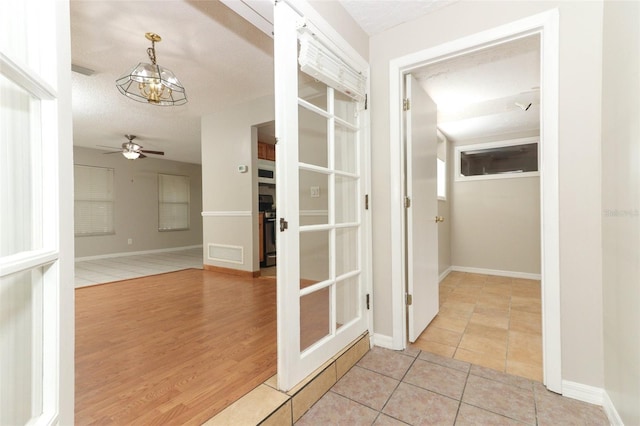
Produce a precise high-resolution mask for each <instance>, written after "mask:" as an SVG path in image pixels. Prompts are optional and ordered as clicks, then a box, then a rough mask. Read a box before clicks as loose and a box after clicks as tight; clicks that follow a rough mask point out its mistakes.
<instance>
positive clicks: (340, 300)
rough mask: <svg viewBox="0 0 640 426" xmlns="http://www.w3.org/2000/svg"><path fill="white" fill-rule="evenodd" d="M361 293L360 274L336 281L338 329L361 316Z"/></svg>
mask: <svg viewBox="0 0 640 426" xmlns="http://www.w3.org/2000/svg"><path fill="white" fill-rule="evenodd" d="M359 294H360V276H359V275H357V276H355V277H351V278H347V279H345V280H342V281H338V282H337V283H336V330H340V327H342V326H344V325H346V324H348V323H349V322H350V321H351V320H353V319H355V318H358V317H359V316H360V312H359V309H358V308H359V306H360V304H359V303H358V297H359Z"/></svg>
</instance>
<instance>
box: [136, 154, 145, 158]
mask: <svg viewBox="0 0 640 426" xmlns="http://www.w3.org/2000/svg"><path fill="white" fill-rule="evenodd" d="M138 158H147V156H146V155H144V154H140V156H139V157H138Z"/></svg>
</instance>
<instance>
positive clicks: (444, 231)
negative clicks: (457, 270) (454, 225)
mask: <svg viewBox="0 0 640 426" xmlns="http://www.w3.org/2000/svg"><path fill="white" fill-rule="evenodd" d="M450 199H451V197H450V196H449V197H448V198H447V200H446V201H445V200H438V216H442V217H444V222H440V223H439V224H438V275H442V274H443V273H445V271H446V270H447V269H449V268H450V267H451V209H450V206H451V202H450Z"/></svg>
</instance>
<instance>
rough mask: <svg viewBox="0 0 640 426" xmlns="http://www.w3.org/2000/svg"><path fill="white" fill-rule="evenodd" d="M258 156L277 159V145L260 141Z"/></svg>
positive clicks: (265, 158)
mask: <svg viewBox="0 0 640 426" xmlns="http://www.w3.org/2000/svg"><path fill="white" fill-rule="evenodd" d="M258 158H260V159H261V160H271V161H276V146H275V145H271V144H269V143H266V142H258Z"/></svg>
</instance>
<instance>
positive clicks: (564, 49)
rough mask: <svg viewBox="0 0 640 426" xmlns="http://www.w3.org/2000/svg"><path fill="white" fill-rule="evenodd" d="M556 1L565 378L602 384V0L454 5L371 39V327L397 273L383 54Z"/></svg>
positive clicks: (387, 326)
mask: <svg viewBox="0 0 640 426" xmlns="http://www.w3.org/2000/svg"><path fill="white" fill-rule="evenodd" d="M553 7H557V8H558V9H559V13H560V28H559V31H560V65H559V66H560V69H559V72H560V75H559V78H560V79H559V119H560V122H559V143H560V147H559V167H560V172H559V174H560V176H559V180H560V183H559V185H560V186H559V192H560V259H561V268H560V286H561V310H562V323H561V332H562V377H563V379H565V380H570V381H574V382H578V383H583V384H588V385H591V386H597V387H601V386H602V385H603V368H602V365H603V364H602V362H603V343H602V304H601V295H602V279H601V275H602V268H601V264H602V250H601V233H600V224H601V216H600V213H599V212H600V204H601V198H600V190H599V188H600V121H601V97H600V85H601V68H602V58H601V54H602V52H601V43H602V2H596V1H594V2H527V1H520V2H482V1H478V2H457V3H454V4H452V5H450V6H448V7H446V8H443V9H441V10H438V11H436V12H434V13H432V14H430V15H427V16H425V17H422V18H419V19H417V20H415V21H412V22H408V23H405V24H402V25H399V26H397V27H394V28H392V29H390V30H388V31H386V32H384V33H382V34H379V35H377V36H374V37H372V38H371V43H370V63H371V67H372V80H371V83H372V93H371V114H372V116H371V123H372V129H371V135H372V167H373V182H372V187H373V194H372V201H373V205H372V208H373V229H374V235H373V256H374V259H373V276H374V292H375V298H374V328H375V332H376V333H379V334H381V335H386V336H391V335H392V321H391V312H392V309H391V300H392V294H391V289H392V288H393V286H394V285H399V284H398V283H397V281H398V279H399V277H392V276H391V264H390V259H391V254H390V247H389V241H390V237H391V235H390V230H389V223H390V210H389V209H390V208H389V205H390V201H391V188H390V183H389V178H388V176H389V170H390V165H389V151H390V147H389V116H390V115H389V114H390V102H389V61H390V60H391V59H394V58H398V57H401V56H405V55H407V54H409V53H413V52H417V51H421V50H424V49H427V48H429V47H433V46H437V45H439V44H442V43H445V42H448V41H451V40H455V39H458V38H461V37H464V36H467V35H471V34H474V33H477V32H480V31H483V30H487V29H490V28H493V27H496V26H499V25H503V24H506V23H509V22H512V21H515V20H517V19H521V18H524V17H527V16H530V15H533V14H536V13H540V12H542V11H545V10H549V9H550V8H553ZM576 153H580V154H579V156H578V155H577V154H576ZM454 208H455V206H454ZM585 235H588V238H586V237H585Z"/></svg>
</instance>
